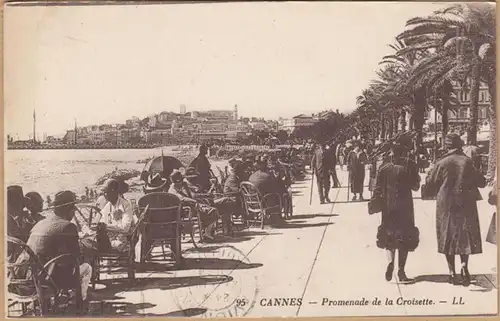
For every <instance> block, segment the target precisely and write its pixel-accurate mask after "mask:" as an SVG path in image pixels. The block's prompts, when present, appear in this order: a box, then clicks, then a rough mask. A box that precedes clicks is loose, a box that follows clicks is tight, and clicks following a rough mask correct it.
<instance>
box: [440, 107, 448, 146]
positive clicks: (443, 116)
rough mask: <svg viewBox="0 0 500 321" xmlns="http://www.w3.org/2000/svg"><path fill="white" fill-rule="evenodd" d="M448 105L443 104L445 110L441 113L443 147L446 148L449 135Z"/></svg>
mask: <svg viewBox="0 0 500 321" xmlns="http://www.w3.org/2000/svg"><path fill="white" fill-rule="evenodd" d="M448 103H449V102H447V103H443V110H442V111H441V113H442V114H441V147H442V148H444V141H445V139H446V135H448V110H449V107H448Z"/></svg>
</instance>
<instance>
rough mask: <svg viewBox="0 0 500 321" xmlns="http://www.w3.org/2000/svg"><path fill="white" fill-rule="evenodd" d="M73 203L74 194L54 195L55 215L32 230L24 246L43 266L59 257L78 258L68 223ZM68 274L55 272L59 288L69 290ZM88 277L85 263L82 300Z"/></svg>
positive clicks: (73, 231) (74, 233)
mask: <svg viewBox="0 0 500 321" xmlns="http://www.w3.org/2000/svg"><path fill="white" fill-rule="evenodd" d="M75 204H76V196H75V194H74V193H73V192H71V191H62V192H59V193H57V194H56V196H55V198H54V202H53V204H52V205H53V207H52V209H53V211H54V215H49V216H47V218H45V219H43V220H41V221H40V222H38V223H37V224H36V225H35V226H34V227H33V229H32V231H31V235H30V237H29V239H28V242H27V244H28V246H29V247H30V248H31V249H32V250H33V252H34V253H35V254H36V256H37V257H38V259H39V260H40V263H41V264H42V265H44V264H45V263H47V262H48V261H50V260H51V259H53V258H55V257H57V256H59V255H61V254H72V255H74V256H75V257H77V258H78V257H80V247H79V244H78V231H77V228H76V225H74V224H73V223H71V222H70V221H71V220H72V219H73V216H74V215H75V210H76V206H75ZM70 273H71V271H65V270H63V271H61V270H59V269H58V270H57V273H54V274H53V275H52V278H53V280H54V282H55V283H56V285H57V286H58V287H63V288H64V287H68V284H71V283H70V280H68V277H69V276H70ZM91 275H92V268H91V266H90V265H89V264H87V263H83V264H80V285H81V288H82V299H83V300H84V301H85V300H86V298H87V290H88V286H89V284H90V278H91ZM70 288H71V287H70Z"/></svg>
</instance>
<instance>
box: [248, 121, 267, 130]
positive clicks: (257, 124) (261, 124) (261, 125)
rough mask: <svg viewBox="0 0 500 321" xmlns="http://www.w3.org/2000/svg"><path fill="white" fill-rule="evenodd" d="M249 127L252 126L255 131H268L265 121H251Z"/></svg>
mask: <svg viewBox="0 0 500 321" xmlns="http://www.w3.org/2000/svg"><path fill="white" fill-rule="evenodd" d="M248 125H249V126H250V128H252V129H253V130H267V129H268V128H267V124H266V122H265V121H259V120H257V121H251V122H249V123H248Z"/></svg>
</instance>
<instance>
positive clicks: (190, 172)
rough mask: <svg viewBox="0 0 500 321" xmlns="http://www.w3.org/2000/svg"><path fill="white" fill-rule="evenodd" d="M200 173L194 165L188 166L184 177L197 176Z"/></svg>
mask: <svg viewBox="0 0 500 321" xmlns="http://www.w3.org/2000/svg"><path fill="white" fill-rule="evenodd" d="M198 175H200V174H199V173H198V172H197V171H196V169H195V168H194V167H188V168H187V169H186V173H185V174H184V177H186V178H196V177H198Z"/></svg>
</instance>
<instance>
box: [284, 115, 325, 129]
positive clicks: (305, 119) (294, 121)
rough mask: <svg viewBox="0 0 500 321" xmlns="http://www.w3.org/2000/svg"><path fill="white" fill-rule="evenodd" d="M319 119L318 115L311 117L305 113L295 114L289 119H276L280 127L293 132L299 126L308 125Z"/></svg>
mask: <svg viewBox="0 0 500 321" xmlns="http://www.w3.org/2000/svg"><path fill="white" fill-rule="evenodd" d="M318 121H319V118H318V117H313V116H309V115H305V114H300V115H297V116H295V117H293V118H291V119H281V120H278V122H279V123H281V124H280V127H281V129H283V130H286V131H287V132H294V131H295V130H297V129H298V128H300V127H308V126H312V125H314V124H316V123H317V122H318Z"/></svg>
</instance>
